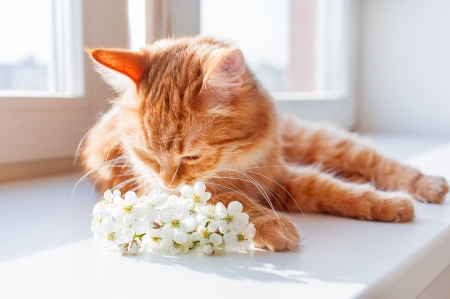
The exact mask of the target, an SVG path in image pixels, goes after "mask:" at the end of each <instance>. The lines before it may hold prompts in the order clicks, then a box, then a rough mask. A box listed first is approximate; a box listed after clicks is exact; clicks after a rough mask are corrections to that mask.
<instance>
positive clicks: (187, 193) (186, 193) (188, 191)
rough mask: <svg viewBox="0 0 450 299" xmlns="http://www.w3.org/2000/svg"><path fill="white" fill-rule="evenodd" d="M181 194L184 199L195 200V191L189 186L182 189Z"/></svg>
mask: <svg viewBox="0 0 450 299" xmlns="http://www.w3.org/2000/svg"><path fill="white" fill-rule="evenodd" d="M180 193H181V195H182V196H183V197H184V198H193V197H194V195H195V191H194V189H192V188H191V187H189V186H183V187H181V189H180Z"/></svg>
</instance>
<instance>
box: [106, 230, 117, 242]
mask: <svg viewBox="0 0 450 299" xmlns="http://www.w3.org/2000/svg"><path fill="white" fill-rule="evenodd" d="M115 234H116V232H112V233H110V234H109V235H108V236H106V238H107V239H108V241H115V240H116V238H115V237H114V235H115Z"/></svg>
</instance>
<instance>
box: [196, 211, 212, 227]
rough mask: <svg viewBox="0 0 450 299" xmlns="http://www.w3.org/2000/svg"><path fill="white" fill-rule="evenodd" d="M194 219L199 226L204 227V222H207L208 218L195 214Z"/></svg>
mask: <svg viewBox="0 0 450 299" xmlns="http://www.w3.org/2000/svg"><path fill="white" fill-rule="evenodd" d="M195 218H196V219H197V222H198V224H200V225H204V224H206V222H208V221H209V219H208V217H206V216H204V215H202V214H197V216H196V217H195Z"/></svg>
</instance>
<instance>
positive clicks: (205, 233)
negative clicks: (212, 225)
mask: <svg viewBox="0 0 450 299" xmlns="http://www.w3.org/2000/svg"><path fill="white" fill-rule="evenodd" d="M211 234H212V232H210V231H208V230H207V229H205V230H204V231H203V232H202V237H203V238H204V239H209V236H211Z"/></svg>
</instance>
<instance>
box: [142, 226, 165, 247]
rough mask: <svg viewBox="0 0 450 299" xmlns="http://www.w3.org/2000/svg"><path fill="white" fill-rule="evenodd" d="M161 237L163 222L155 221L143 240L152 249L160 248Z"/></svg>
mask: <svg viewBox="0 0 450 299" xmlns="http://www.w3.org/2000/svg"><path fill="white" fill-rule="evenodd" d="M161 239H162V238H161V224H160V223H158V222H153V225H152V226H151V227H149V228H148V229H147V233H146V234H145V235H144V236H143V237H142V242H143V243H144V244H146V245H148V246H150V248H152V249H159V248H160V243H161Z"/></svg>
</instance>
